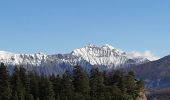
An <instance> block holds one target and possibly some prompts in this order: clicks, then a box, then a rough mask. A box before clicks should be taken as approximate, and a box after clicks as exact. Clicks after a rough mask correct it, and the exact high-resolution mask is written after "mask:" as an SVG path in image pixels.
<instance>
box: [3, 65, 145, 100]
mask: <svg viewBox="0 0 170 100" xmlns="http://www.w3.org/2000/svg"><path fill="white" fill-rule="evenodd" d="M143 87H144V83H143V81H138V80H136V79H135V74H134V73H133V72H129V73H127V74H124V73H123V72H121V71H112V72H110V73H105V72H100V71H99V69H92V70H91V73H90V75H87V74H86V73H85V72H84V71H83V69H82V68H81V66H78V65H77V66H75V68H74V70H73V73H72V74H70V73H69V72H66V73H64V74H63V75H62V76H59V75H57V76H55V75H51V76H46V75H37V74H36V73H27V72H26V71H25V69H24V68H23V67H15V68H14V73H13V74H12V75H11V76H9V75H8V73H7V71H6V66H4V64H1V66H0V100H136V98H137V96H138V94H139V91H140V90H141V89H142V88H143Z"/></svg>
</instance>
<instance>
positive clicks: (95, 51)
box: [0, 44, 149, 74]
mask: <svg viewBox="0 0 170 100" xmlns="http://www.w3.org/2000/svg"><path fill="white" fill-rule="evenodd" d="M148 61H149V60H148V59H147V58H145V57H142V56H134V54H132V53H126V52H123V51H122V50H119V49H116V48H114V47H112V46H110V45H108V44H106V45H103V46H101V47H98V46H95V45H91V44H89V45H87V46H85V47H83V48H79V49H75V50H73V51H72V52H71V53H68V54H54V55H46V54H43V53H37V54H15V53H11V52H6V51H0V62H3V63H5V64H6V65H8V66H15V65H19V66H23V67H25V68H26V69H27V70H28V71H36V72H38V73H43V74H63V73H64V72H65V71H67V70H68V71H69V70H72V68H73V66H74V65H76V64H79V65H81V66H82V67H83V68H84V70H85V71H87V72H89V71H90V70H91V68H93V67H98V68H99V69H100V70H102V71H104V70H110V69H117V68H125V67H130V66H135V65H138V64H142V63H145V62H148ZM9 68H11V67H9Z"/></svg>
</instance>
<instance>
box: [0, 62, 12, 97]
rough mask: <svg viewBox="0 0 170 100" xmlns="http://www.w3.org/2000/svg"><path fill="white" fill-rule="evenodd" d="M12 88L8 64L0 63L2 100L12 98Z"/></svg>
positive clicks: (0, 94)
mask: <svg viewBox="0 0 170 100" xmlns="http://www.w3.org/2000/svg"><path fill="white" fill-rule="evenodd" d="M10 97H11V89H10V84H9V75H8V72H7V69H6V66H5V65H4V64H3V63H1V65H0V100H10Z"/></svg>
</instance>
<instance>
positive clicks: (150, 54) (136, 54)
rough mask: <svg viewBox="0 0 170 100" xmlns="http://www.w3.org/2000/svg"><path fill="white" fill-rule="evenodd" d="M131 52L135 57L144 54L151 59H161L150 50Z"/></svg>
mask: <svg viewBox="0 0 170 100" xmlns="http://www.w3.org/2000/svg"><path fill="white" fill-rule="evenodd" d="M130 54H132V55H133V56H134V57H140V56H142V57H145V58H147V59H148V60H151V61H153V60H157V59H159V57H158V56H156V55H154V54H153V53H152V52H151V51H150V50H146V51H144V52H138V51H132V52H130Z"/></svg>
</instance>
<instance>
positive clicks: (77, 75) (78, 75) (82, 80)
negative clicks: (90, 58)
mask: <svg viewBox="0 0 170 100" xmlns="http://www.w3.org/2000/svg"><path fill="white" fill-rule="evenodd" d="M73 78H74V80H73V83H74V87H75V92H78V93H80V94H82V95H86V96H87V95H88V94H89V90H90V87H89V78H88V76H87V74H86V73H85V72H83V69H82V68H81V66H79V65H76V66H75V68H74V71H73Z"/></svg>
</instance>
